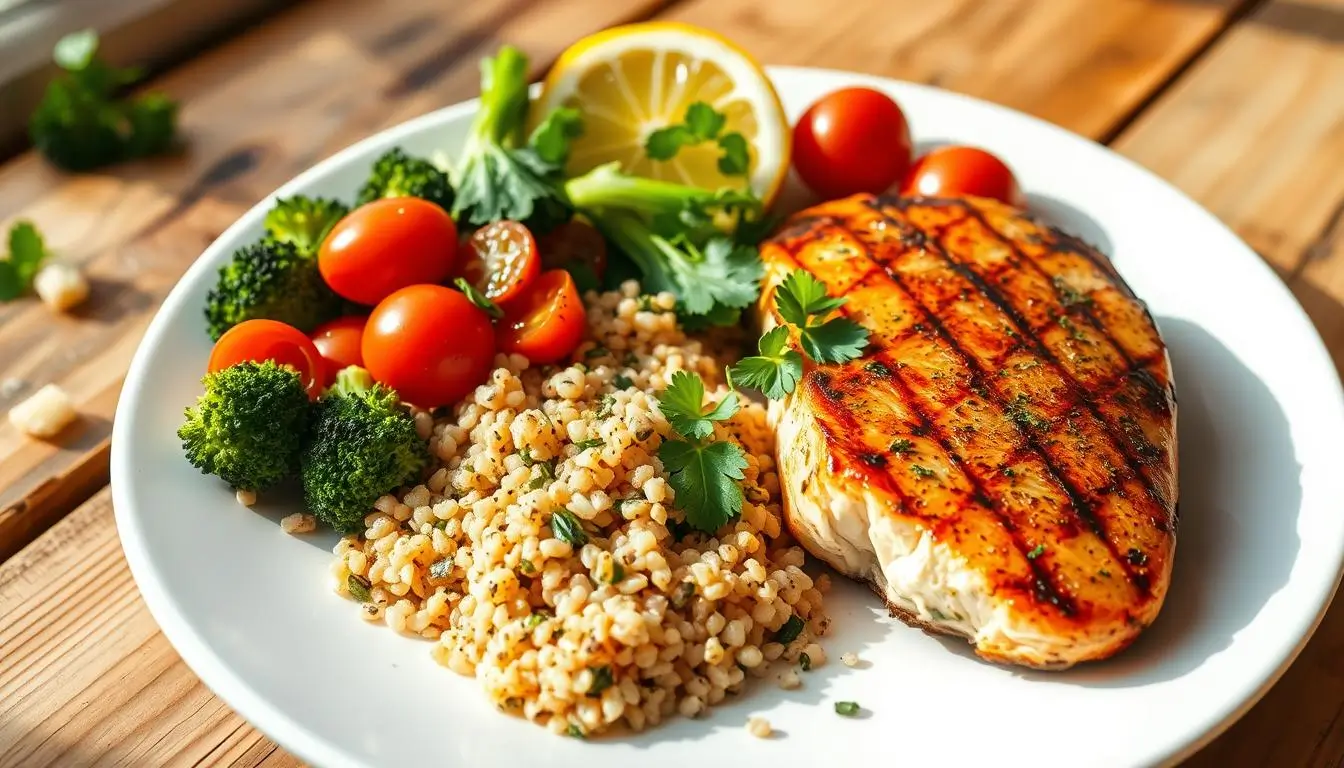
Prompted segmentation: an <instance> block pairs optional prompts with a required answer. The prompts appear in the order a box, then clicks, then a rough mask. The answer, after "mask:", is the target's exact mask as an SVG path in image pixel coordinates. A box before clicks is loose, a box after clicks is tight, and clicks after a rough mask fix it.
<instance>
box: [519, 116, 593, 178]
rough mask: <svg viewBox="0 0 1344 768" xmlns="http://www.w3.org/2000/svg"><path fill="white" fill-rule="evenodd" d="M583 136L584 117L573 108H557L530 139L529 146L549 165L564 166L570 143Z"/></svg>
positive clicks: (528, 140)
mask: <svg viewBox="0 0 1344 768" xmlns="http://www.w3.org/2000/svg"><path fill="white" fill-rule="evenodd" d="M582 135H583V116H582V115H580V114H579V110H577V109H575V108H573V107H556V108H555V109H553V110H551V111H550V114H548V115H546V118H545V119H544V120H542V121H541V124H540V125H538V126H537V127H536V128H535V129H533V131H532V135H531V136H529V137H528V139H527V144H528V146H530V147H532V151H533V152H536V153H537V157H540V158H541V159H542V160H544V161H545V162H547V163H550V164H551V165H555V166H563V165H564V164H565V162H566V161H568V160H569V147H570V143H571V142H572V141H573V140H574V139H577V138H578V137H580V136H582Z"/></svg>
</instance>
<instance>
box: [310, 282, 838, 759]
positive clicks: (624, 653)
mask: <svg viewBox="0 0 1344 768" xmlns="http://www.w3.org/2000/svg"><path fill="white" fill-rule="evenodd" d="M586 303H587V310H588V325H589V338H588V340H587V341H585V342H584V344H583V345H582V346H580V348H579V349H578V351H577V352H576V353H575V356H574V359H575V360H576V361H580V362H576V363H575V364H572V365H570V366H568V367H564V368H560V367H554V366H553V367H549V368H545V369H537V368H529V367H528V365H527V361H526V360H525V359H523V358H521V357H518V356H512V357H505V356H502V355H501V356H498V357H497V358H496V365H497V368H496V370H495V371H494V372H493V374H492V375H491V377H490V380H489V381H488V382H487V383H486V384H484V385H482V386H480V387H478V388H477V389H476V391H475V393H474V395H473V396H471V397H470V398H468V399H467V400H466V401H464V402H463V403H462V404H460V405H459V406H457V407H456V408H455V409H453V410H452V411H451V412H445V413H442V414H439V415H437V416H431V415H430V414H428V413H420V414H417V415H416V419H417V425H418V426H419V427H420V430H421V434H422V436H424V437H426V439H427V440H428V441H429V444H430V447H431V450H432V453H433V455H434V456H435V463H434V465H433V466H432V467H431V468H430V470H429V471H428V472H427V474H426V480H425V482H424V483H423V484H422V485H417V486H415V487H414V488H411V489H409V490H406V491H405V492H404V493H402V494H400V497H398V496H393V495H389V496H385V497H383V498H382V499H379V500H378V502H377V504H376V507H377V510H376V511H375V512H373V513H372V514H370V515H369V516H368V517H367V518H365V521H364V523H365V526H366V530H365V532H364V535H363V536H349V537H346V538H344V539H342V540H341V542H340V543H339V544H338V545H337V547H336V550H335V552H336V560H335V562H334V563H333V565H332V574H333V576H334V581H335V588H336V591H337V592H339V593H341V594H343V595H347V596H351V597H352V598H354V599H357V600H360V601H361V602H362V603H363V604H362V606H361V613H362V614H363V616H364V617H365V618H366V619H368V620H370V621H381V622H385V623H386V624H387V625H388V626H390V627H392V628H393V629H395V630H397V631H399V632H403V633H407V634H412V635H419V636H422V637H425V638H429V639H433V640H435V641H436V643H435V645H434V647H433V655H434V658H435V659H437V660H438V661H439V662H440V663H441V664H443V665H444V666H447V667H448V668H449V669H452V670H454V671H456V672H458V673H460V674H462V675H468V676H474V677H475V678H476V679H477V680H479V681H480V683H481V685H482V687H483V688H484V689H485V692H486V695H487V696H489V698H490V699H491V700H492V701H493V702H494V703H495V704H496V705H498V706H499V707H500V708H501V709H503V710H506V711H509V712H512V713H516V714H520V715H522V716H524V717H527V718H528V719H530V720H533V721H535V722H537V723H540V724H543V725H545V726H546V727H547V728H549V729H550V730H551V731H552V732H554V733H557V734H566V733H567V734H570V735H584V736H587V735H592V734H596V733H599V732H601V731H604V730H606V729H608V728H610V727H612V726H615V725H618V724H622V723H623V724H625V725H627V726H629V727H630V728H633V729H635V730H640V729H643V728H645V727H648V726H650V725H654V724H657V723H658V722H660V721H661V720H663V719H664V718H666V717H669V716H671V715H673V714H674V713H680V714H682V715H685V716H688V717H694V716H696V715H698V714H700V713H702V712H703V711H704V710H705V709H706V708H707V707H709V706H712V705H714V704H717V703H718V702H720V701H722V700H723V698H724V697H725V696H726V695H728V694H729V693H736V692H738V691H739V690H741V688H742V687H743V684H744V682H745V678H746V677H747V676H748V675H751V676H754V677H764V676H766V675H767V674H768V671H767V667H769V665H770V663H771V662H774V661H777V660H782V661H784V662H785V663H789V664H795V663H796V662H797V659H798V656H799V654H800V652H802V650H803V649H804V648H806V649H808V650H812V649H813V648H817V647H818V646H816V644H815V639H816V638H817V637H819V636H821V635H824V634H825V633H826V628H827V626H828V624H829V621H828V620H827V619H825V617H824V615H823V614H822V595H821V591H819V590H818V588H817V585H814V583H813V581H812V579H811V578H810V577H809V576H808V575H807V574H806V573H804V572H803V571H802V570H801V566H802V565H803V561H804V553H803V550H802V548H801V547H799V546H798V545H797V544H796V543H795V542H794V541H793V540H792V539H790V538H789V537H788V535H787V533H786V532H785V530H784V528H783V527H782V524H781V521H782V511H781V508H780V496H779V476H778V475H777V470H776V466H775V461H774V455H773V451H774V437H773V435H772V433H771V431H770V430H769V428H768V426H767V424H766V415H765V409H764V408H763V407H761V406H760V405H759V404H756V403H753V402H744V405H743V407H742V409H741V410H740V411H739V412H738V414H737V415H736V416H735V417H733V418H732V419H730V420H728V421H725V422H721V423H718V424H716V426H715V435H714V439H716V440H733V441H736V442H738V443H739V444H740V445H741V446H742V447H743V449H744V451H745V453H746V457H747V463H748V467H747V469H746V472H745V474H746V479H745V480H744V482H743V484H742V487H743V492H744V496H745V503H744V505H743V509H742V515H741V517H740V518H739V519H738V520H736V521H733V522H731V523H729V524H728V525H725V526H724V527H723V528H722V529H720V530H719V531H718V532H717V535H716V536H714V537H710V536H707V535H704V534H701V533H698V532H695V531H692V530H690V529H689V528H688V527H687V526H685V524H684V522H682V521H683V516H682V514H681V512H680V511H679V510H678V509H677V506H676V501H675V499H674V498H673V494H672V488H671V486H670V485H669V484H668V482H667V477H666V475H665V474H664V472H663V467H662V464H661V463H660V462H659V460H658V458H657V452H658V446H659V445H660V443H661V441H662V440H663V438H664V437H667V436H669V435H670V434H671V429H670V427H669V426H668V424H667V421H666V420H665V419H664V418H663V417H662V415H661V414H660V413H659V411H658V407H657V401H656V399H655V395H656V393H658V392H660V391H661V390H662V389H663V388H664V387H665V386H666V384H667V382H668V380H669V379H670V377H671V376H672V374H673V373H674V372H676V371H679V370H688V371H692V372H695V373H698V374H699V375H700V376H701V377H702V378H703V379H704V381H705V385H706V390H707V395H708V397H709V398H711V399H713V400H718V399H719V398H721V397H722V396H723V395H724V394H725V392H726V391H727V390H726V388H725V386H724V383H723V373H722V372H723V366H724V363H725V362H727V361H728V360H727V358H726V357H724V358H722V359H720V357H718V356H716V355H715V353H714V351H713V350H712V349H711V345H712V344H713V342H712V341H711V340H703V341H702V340H697V339H692V338H690V337H688V336H687V335H686V334H685V333H684V332H683V331H682V330H681V329H680V328H679V327H678V325H677V322H676V316H675V314H674V313H673V312H672V308H673V305H674V299H673V297H672V296H671V295H670V294H661V295H658V296H653V297H648V296H645V297H641V296H639V294H638V287H637V285H636V284H634V283H628V284H626V285H625V286H623V288H622V290H621V291H619V292H610V293H604V294H589V295H588V297H587V300H586ZM557 512H559V513H560V514H561V515H564V514H566V513H568V514H569V515H572V516H573V518H576V519H577V520H578V521H579V522H580V525H581V528H582V533H581V534H580V535H581V536H582V537H584V538H586V541H578V542H576V541H574V540H571V541H566V540H565V539H564V538H563V536H564V529H566V526H563V525H561V526H559V528H561V529H562V532H561V533H560V534H557V532H556V530H555V529H553V527H552V524H551V521H552V519H553V515H555V514H556V513H557ZM576 543H577V546H576ZM795 615H796V616H798V617H800V618H801V619H802V620H803V621H804V622H805V624H804V629H803V631H802V632H801V633H800V634H798V636H797V637H796V638H795V639H793V640H792V641H791V642H790V643H789V644H788V647H785V646H784V645H782V644H780V643H778V642H773V641H772V640H773V637H774V633H775V632H776V631H777V630H779V629H780V627H781V626H783V625H784V623H785V622H786V621H788V620H789V619H790V618H791V617H793V616H795ZM818 656H819V657H820V659H821V660H824V658H825V656H824V654H818Z"/></svg>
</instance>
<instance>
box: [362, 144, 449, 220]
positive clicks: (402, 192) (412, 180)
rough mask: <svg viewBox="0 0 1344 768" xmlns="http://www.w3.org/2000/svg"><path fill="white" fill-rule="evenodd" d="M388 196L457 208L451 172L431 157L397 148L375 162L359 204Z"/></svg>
mask: <svg viewBox="0 0 1344 768" xmlns="http://www.w3.org/2000/svg"><path fill="white" fill-rule="evenodd" d="M384 197H419V198H423V199H425V200H428V201H430V202H431V203H434V204H436V205H438V206H439V207H440V208H442V209H443V210H445V211H451V210H453V185H452V183H451V182H449V180H448V174H447V173H446V172H444V171H443V170H441V169H440V168H439V167H438V166H436V165H434V164H433V163H431V162H430V161H428V160H425V159H424V158H420V157H412V156H410V155H408V154H406V153H405V152H403V151H402V150H401V149H400V148H398V147H393V148H392V149H390V150H388V151H387V153H386V154H384V155H383V156H382V157H380V158H378V160H377V161H376V162H374V164H373V173H371V174H370V175H369V180H368V181H366V182H364V186H363V187H361V188H360V190H359V199H357V200H356V201H355V203H356V205H363V204H365V203H370V202H373V201H374V200H378V199H381V198H384Z"/></svg>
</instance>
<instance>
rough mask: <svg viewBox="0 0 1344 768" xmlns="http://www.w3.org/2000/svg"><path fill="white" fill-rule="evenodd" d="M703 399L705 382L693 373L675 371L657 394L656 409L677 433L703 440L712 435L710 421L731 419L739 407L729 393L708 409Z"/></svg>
mask: <svg viewBox="0 0 1344 768" xmlns="http://www.w3.org/2000/svg"><path fill="white" fill-rule="evenodd" d="M704 400H705V382H704V381H702V380H701V379H700V377H699V376H697V375H695V374H694V373H687V372H686V371H677V372H676V373H674V374H672V381H671V382H670V383H669V384H668V386H667V389H665V390H663V394H662V395H660V396H659V397H658V408H659V409H660V410H661V411H662V412H663V416H664V417H665V418H666V419H667V423H668V424H671V425H672V429H674V430H676V432H677V434H679V435H681V436H682V437H686V438H690V439H692V440H703V439H705V438H706V437H709V436H710V435H712V434H714V422H716V421H723V420H724V419H729V418H732V417H733V415H734V414H736V413H737V410H738V407H739V404H738V401H737V394H736V393H733V392H729V393H728V394H727V395H725V396H724V398H723V399H722V400H720V401H719V403H718V404H717V405H715V406H714V407H713V408H711V409H709V410H708V411H706V410H705V408H704V405H703V403H704Z"/></svg>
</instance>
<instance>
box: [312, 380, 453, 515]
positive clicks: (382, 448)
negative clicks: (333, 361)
mask: <svg viewBox="0 0 1344 768" xmlns="http://www.w3.org/2000/svg"><path fill="white" fill-rule="evenodd" d="M317 409H318V413H317V418H316V421H315V423H314V425H313V433H312V440H311V441H310V442H309V444H308V445H307V447H305V448H304V449H303V452H302V457H301V465H302V479H303V496H304V500H305V501H306V502H307V505H308V509H309V511H311V512H312V513H313V514H314V515H315V516H316V517H317V519H318V520H320V521H322V522H323V523H326V524H327V525H329V526H331V527H332V528H334V529H336V530H337V531H339V532H341V533H355V532H358V531H360V530H362V529H363V527H364V516H365V515H367V514H369V512H371V511H372V510H373V503H374V502H375V501H377V500H378V497H380V496H382V495H383V494H385V493H390V492H391V491H394V490H396V489H397V488H399V487H401V486H402V485H404V484H406V483H408V482H410V481H411V480H414V479H415V478H417V477H418V476H419V474H420V471H421V470H422V469H424V467H425V465H426V464H428V463H429V448H428V447H427V446H426V445H425V441H424V440H421V439H420V436H419V435H418V434H416V431H415V420H414V419H412V418H411V415H410V414H409V413H408V412H407V411H406V410H405V409H404V408H402V407H401V400H400V399H399V398H398V396H397V393H396V392H394V391H393V390H391V389H388V388H387V387H385V386H383V385H381V384H375V383H374V381H373V378H372V377H371V376H370V375H369V373H368V371H365V370H364V369H362V368H354V367H351V368H346V369H345V370H343V371H341V372H340V373H339V374H337V376H336V383H335V384H333V385H332V387H331V390H330V391H329V392H328V393H327V394H326V395H325V396H323V398H322V400H321V401H319V403H318V406H317Z"/></svg>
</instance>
